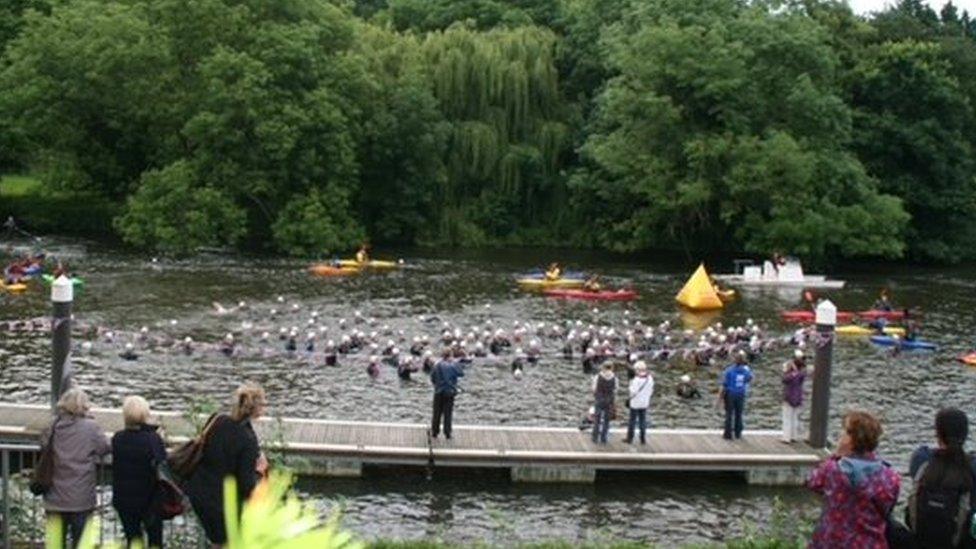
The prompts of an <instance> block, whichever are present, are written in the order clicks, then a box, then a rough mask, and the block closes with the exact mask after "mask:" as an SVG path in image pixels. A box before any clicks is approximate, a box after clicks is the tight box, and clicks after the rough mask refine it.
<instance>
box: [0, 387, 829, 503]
mask: <svg viewBox="0 0 976 549" xmlns="http://www.w3.org/2000/svg"><path fill="white" fill-rule="evenodd" d="M92 414H93V415H94V417H95V419H96V421H98V423H99V424H100V425H102V426H103V428H104V429H105V431H106V433H111V432H114V431H116V430H118V429H120V428H121V427H122V414H121V411H120V410H117V409H94V410H92ZM156 417H157V418H158V420H159V422H160V424H161V425H162V426H163V429H164V430H165V432H166V434H167V437H168V441H169V442H170V443H174V444H175V443H178V442H180V441H182V440H186V437H187V436H190V435H192V434H193V433H194V428H193V426H192V424H191V422H190V421H189V419H188V418H187V416H185V415H184V414H180V413H177V412H158V413H156ZM49 422H50V412H49V410H48V408H47V407H46V406H40V405H25V404H12V403H0V441H8V442H17V441H24V440H31V441H36V440H37V435H38V433H39V432H40V430H41V429H42V428H43V427H44V426H46V425H47V424H48V423H49ZM255 428H256V429H257V431H258V436H259V437H260V438H261V440H262V442H263V443H264V444H265V445H271V446H278V447H279V449H280V450H281V451H283V452H285V453H287V454H289V455H296V456H301V457H303V458H305V459H303V460H302V461H306V462H308V463H310V464H311V466H310V467H309V469H310V472H315V473H319V474H326V475H336V476H359V475H361V474H362V468H363V466H364V465H367V466H369V465H406V466H422V467H434V468H437V467H452V468H508V469H510V470H511V476H512V479H513V480H515V481H525V482H533V481H535V482H592V481H594V480H595V478H596V473H597V471H606V470H618V471H620V470H622V471H676V472H677V471H682V472H689V471H698V472H742V473H744V474H745V476H746V479H747V480H748V481H749V482H750V483H753V484H773V485H776V484H798V483H800V482H802V480H803V479H804V478H805V475H806V474H807V472H808V471H809V470H810V468H811V467H813V466H814V465H816V464H817V463H818V462H819V461H820V460H821V459H823V457H824V456H825V453H824V451H822V450H816V449H813V448H811V447H809V446H808V445H807V444H805V443H796V444H792V445H788V444H783V443H782V442H780V441H779V435H780V433H779V432H778V431H746V433H745V434H744V436H743V439H742V440H739V441H734V442H733V441H726V440H724V439H722V436H721V432H720V431H715V430H680V429H679V430H661V429H652V430H649V431H648V436H647V445H640V444H625V443H624V442H623V440H622V439H623V437H624V434H625V433H623V432H621V431H620V430H613V431H612V432H611V433H612V435H611V437H612V441H611V442H610V444H607V445H605V446H602V445H596V444H593V443H592V442H591V441H590V438H589V433H588V432H581V431H579V430H578V429H571V428H553V427H521V426H481V425H456V426H455V427H454V433H453V435H454V437H453V439H452V440H445V439H444V438H443V436H442V437H441V438H438V439H429V437H428V431H427V426H426V425H420V424H411V423H370V422H355V421H337V420H319V419H299V418H264V419H262V420H261V421H259V422H257V425H256V426H255Z"/></svg>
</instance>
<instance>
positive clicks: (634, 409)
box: [624, 360, 654, 444]
mask: <svg viewBox="0 0 976 549" xmlns="http://www.w3.org/2000/svg"><path fill="white" fill-rule="evenodd" d="M634 370H635V371H636V372H637V376H636V377H634V379H632V380H630V391H629V399H628V401H627V402H628V403H629V404H630V421H628V422H627V438H626V439H625V440H624V442H626V443H627V444H630V443H631V442H633V441H634V427H636V426H638V425H639V426H640V442H641V444H647V438H646V436H645V433H646V432H647V408H648V407H650V405H651V395H653V394H654V376H652V375H651V374H650V373H649V372H648V371H647V364H645V363H644V361H643V360H641V361H638V362H637V363H636V364H634Z"/></svg>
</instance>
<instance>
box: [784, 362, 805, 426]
mask: <svg viewBox="0 0 976 549" xmlns="http://www.w3.org/2000/svg"><path fill="white" fill-rule="evenodd" d="M806 377H807V364H806V361H805V360H803V351H802V350H800V349H797V350H795V351H793V360H790V361H787V362H786V363H785V364H783V438H782V441H783V442H785V443H787V444H791V443H793V442H796V441H797V440H799V439H800V408H801V407H802V406H803V380H805V379H806Z"/></svg>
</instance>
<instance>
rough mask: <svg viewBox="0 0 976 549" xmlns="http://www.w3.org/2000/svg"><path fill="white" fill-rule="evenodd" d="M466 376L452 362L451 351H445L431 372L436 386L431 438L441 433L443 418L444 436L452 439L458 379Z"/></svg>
mask: <svg viewBox="0 0 976 549" xmlns="http://www.w3.org/2000/svg"><path fill="white" fill-rule="evenodd" d="M463 375H464V370H462V369H461V366H459V365H458V364H457V363H456V362H454V361H452V360H451V351H450V349H448V350H445V351H444V356H443V358H442V359H441V361H440V362H438V363H437V364H435V365H434V368H433V369H432V370H431V372H430V382H431V383H432V384H433V385H434V418H433V421H432V422H431V426H430V436H432V437H434V438H437V435H438V434H440V432H441V417H442V416H443V418H444V436H445V437H447V438H448V439H450V438H451V420H452V418H453V415H454V395H456V394H457V391H458V388H457V383H458V378H460V377H461V376H463Z"/></svg>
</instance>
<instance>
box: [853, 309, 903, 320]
mask: <svg viewBox="0 0 976 549" xmlns="http://www.w3.org/2000/svg"><path fill="white" fill-rule="evenodd" d="M857 316H859V317H861V318H863V319H865V320H876V319H878V318H883V319H885V320H901V319H903V318H905V311H904V310H900V311H880V310H878V309H871V310H869V311H860V312H859V313H857Z"/></svg>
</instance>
